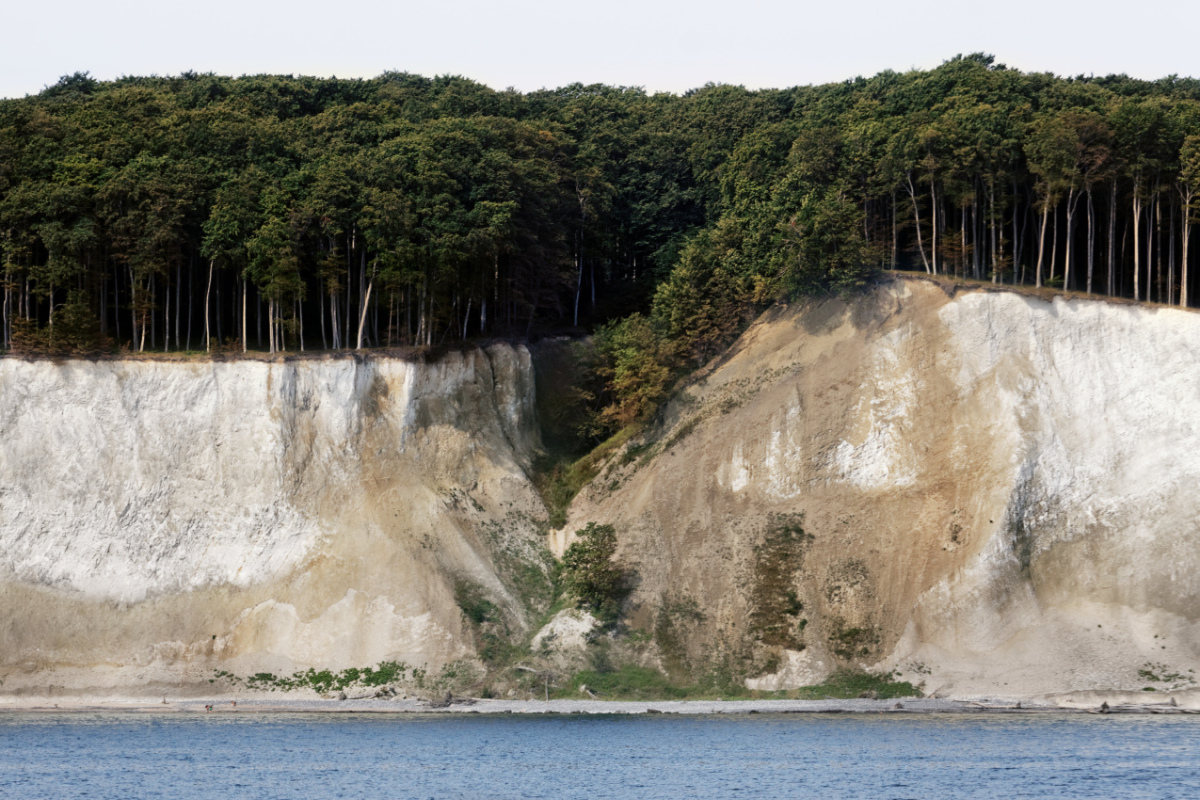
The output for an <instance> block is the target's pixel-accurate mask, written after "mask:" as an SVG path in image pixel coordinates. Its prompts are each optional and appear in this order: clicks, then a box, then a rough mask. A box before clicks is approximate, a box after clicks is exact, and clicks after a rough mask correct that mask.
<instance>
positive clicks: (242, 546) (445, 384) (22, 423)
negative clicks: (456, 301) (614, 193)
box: [0, 346, 545, 692]
mask: <svg viewBox="0 0 1200 800" xmlns="http://www.w3.org/2000/svg"><path fill="white" fill-rule="evenodd" d="M537 444H538V435H537V426H536V421H535V420H534V413H533V376H532V367H531V364H530V358H529V353H528V352H527V351H526V350H525V349H524V348H523V347H517V348H513V347H507V346H494V347H491V348H488V349H487V350H486V351H468V352H465V353H452V354H450V355H447V356H445V357H444V358H442V359H441V360H439V361H437V362H436V363H408V362H405V361H401V360H393V359H369V360H365V361H363V360H356V359H352V358H340V359H311V360H295V361H232V362H228V363H220V362H216V363H213V362H208V363H182V362H176V363H172V362H153V361H102V362H95V363H93V362H87V361H66V362H63V363H58V364H55V363H50V362H33V363H30V362H24V361H20V360H16V359H4V360H0V681H3V684H2V687H3V688H2V689H0V691H5V692H15V691H38V692H41V691H45V690H46V688H47V687H53V686H55V685H58V686H62V687H65V688H66V689H67V690H77V691H85V690H86V691H93V690H94V691H105V690H108V689H114V690H115V689H119V688H125V689H136V688H137V687H147V688H149V687H157V686H181V685H193V684H195V685H206V684H207V678H209V677H211V675H212V670H213V669H217V668H220V669H227V670H230V671H233V672H236V673H238V674H248V673H252V672H257V671H274V672H277V673H283V674H288V673H290V672H291V671H293V670H296V669H303V668H307V667H310V666H311V667H316V668H318V669H323V668H333V669H342V668H346V667H350V666H370V665H374V664H376V663H378V662H380V661H383V660H398V661H405V662H407V663H408V664H410V665H414V666H424V667H427V668H430V669H437V668H439V667H440V666H441V665H444V664H446V663H448V662H451V661H454V660H456V659H461V658H470V657H473V655H474V650H473V645H472V643H471V636H470V633H469V632H468V631H464V630H463V622H462V618H461V613H460V611H459V609H458V606H457V605H456V603H455V600H454V585H455V582H456V581H463V580H466V581H469V582H471V583H474V584H476V585H478V586H480V587H482V588H483V590H484V591H485V592H486V594H487V595H488V596H489V597H491V598H493V599H494V600H495V601H496V602H497V604H498V605H500V606H501V607H502V608H505V610H506V611H507V612H508V614H509V615H510V617H511V619H512V620H513V621H514V623H515V624H516V626H517V628H518V629H519V628H520V627H521V626H522V625H524V624H525V619H524V618H525V613H526V609H524V608H523V607H522V605H521V602H520V600H519V599H518V598H517V597H516V596H515V595H514V593H513V592H512V589H511V581H510V580H509V575H508V573H506V569H509V568H511V567H512V566H513V565H517V564H534V565H543V561H542V558H541V549H540V548H541V545H540V540H539V538H538V535H537V533H536V525H535V520H537V519H539V518H541V517H544V513H545V512H544V508H543V507H542V505H541V502H540V500H539V499H538V498H537V496H536V494H535V493H534V492H533V490H532V488H531V486H530V484H529V482H528V480H527V478H526V473H525V470H526V469H527V468H528V465H529V459H530V458H531V457H532V453H533V451H534V449H535V448H536V447H537Z"/></svg>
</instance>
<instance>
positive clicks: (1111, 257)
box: [1108, 178, 1117, 297]
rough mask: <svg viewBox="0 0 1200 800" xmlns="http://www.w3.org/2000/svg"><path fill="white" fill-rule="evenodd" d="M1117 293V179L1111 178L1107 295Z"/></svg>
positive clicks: (1110, 295) (1111, 295)
mask: <svg viewBox="0 0 1200 800" xmlns="http://www.w3.org/2000/svg"><path fill="white" fill-rule="evenodd" d="M1116 293H1117V179H1116V178H1113V182H1112V191H1111V193H1110V194H1109V202H1108V296H1109V297H1113V296H1114V295H1116Z"/></svg>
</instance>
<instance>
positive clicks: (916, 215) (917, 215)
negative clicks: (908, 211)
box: [907, 172, 933, 274]
mask: <svg viewBox="0 0 1200 800" xmlns="http://www.w3.org/2000/svg"><path fill="white" fill-rule="evenodd" d="M907 178H908V196H909V197H910V198H911V199H912V206H913V219H914V220H915V221H916V230H917V249H918V250H920V251H921V263H923V264H924V265H925V272H926V274H931V273H932V272H933V271H932V270H931V269H930V268H929V259H928V258H926V257H925V244H924V243H923V242H922V241H921V211H920V208H919V205H918V203H917V190H916V188H915V187H914V186H913V182H912V173H911V172H909V173H907Z"/></svg>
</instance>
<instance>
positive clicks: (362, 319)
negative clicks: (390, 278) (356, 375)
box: [355, 275, 375, 350]
mask: <svg viewBox="0 0 1200 800" xmlns="http://www.w3.org/2000/svg"><path fill="white" fill-rule="evenodd" d="M374 286H375V276H374V275H372V276H371V280H370V281H369V282H368V283H367V291H366V292H364V293H363V299H362V313H361V314H360V315H359V317H358V347H356V348H355V349H357V350H362V347H363V327H364V326H365V325H366V324H367V303H369V302H370V301H371V289H372V288H374Z"/></svg>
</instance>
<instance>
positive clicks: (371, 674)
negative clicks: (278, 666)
mask: <svg viewBox="0 0 1200 800" xmlns="http://www.w3.org/2000/svg"><path fill="white" fill-rule="evenodd" d="M425 675H426V673H425V670H423V669H417V668H416V667H412V668H410V667H409V666H408V665H407V664H405V663H403V662H399V661H383V662H381V663H380V664H379V665H378V666H376V667H374V668H372V667H350V668H349V669H344V670H341V671H340V672H335V671H333V670H328V669H323V670H316V669H308V670H307V671H305V672H294V673H292V674H291V675H290V676H289V675H275V674H273V673H270V672H257V673H255V674H253V675H250V676H247V677H239V676H237V675H235V674H234V673H232V672H227V671H226V670H220V669H214V670H213V678H214V679H217V680H223V681H225V682H227V683H229V684H231V685H234V686H243V687H245V688H246V689H253V690H258V691H271V692H275V691H280V692H292V691H296V690H301V689H311V690H313V691H315V692H317V693H319V694H324V693H326V692H334V691H352V690H355V689H363V690H365V689H369V688H378V687H381V686H387V685H389V684H392V683H401V682H405V681H406V680H408V681H411V682H414V683H416V684H417V685H418V686H423V685H424V680H425Z"/></svg>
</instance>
